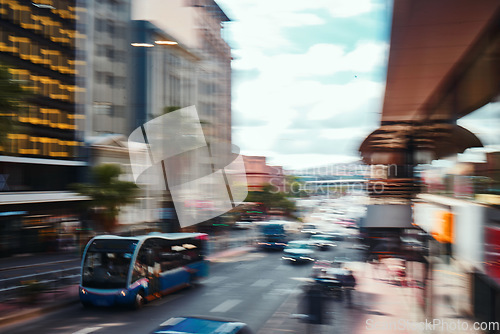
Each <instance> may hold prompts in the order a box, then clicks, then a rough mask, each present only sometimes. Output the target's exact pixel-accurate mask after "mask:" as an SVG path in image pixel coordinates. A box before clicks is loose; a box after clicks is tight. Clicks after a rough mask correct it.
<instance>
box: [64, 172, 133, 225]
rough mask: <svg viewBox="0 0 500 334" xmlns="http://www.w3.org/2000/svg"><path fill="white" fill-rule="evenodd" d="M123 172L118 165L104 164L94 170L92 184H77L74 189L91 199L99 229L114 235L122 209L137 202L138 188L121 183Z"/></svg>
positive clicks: (127, 183) (131, 183) (130, 184)
mask: <svg viewBox="0 0 500 334" xmlns="http://www.w3.org/2000/svg"><path fill="white" fill-rule="evenodd" d="M120 174H122V170H121V168H120V166H119V165H117V164H102V165H98V166H96V167H94V168H93V169H92V179H93V180H92V181H93V182H92V183H90V184H76V185H73V188H75V189H76V191H78V192H79V193H80V194H81V195H84V196H88V197H90V198H91V201H90V203H89V204H90V206H91V207H92V208H93V209H94V212H95V219H96V222H97V224H98V228H99V229H101V230H103V231H105V232H110V233H112V232H113V231H114V230H115V229H116V227H117V223H118V222H117V217H118V214H119V213H120V207H121V206H123V205H125V204H131V203H134V202H135V201H136V194H137V192H138V189H139V188H138V187H137V186H136V184H135V183H133V182H128V181H121V180H119V179H118V178H119V176H120Z"/></svg>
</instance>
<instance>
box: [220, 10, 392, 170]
mask: <svg viewBox="0 0 500 334" xmlns="http://www.w3.org/2000/svg"><path fill="white" fill-rule="evenodd" d="M217 2H218V3H220V4H221V6H222V8H223V9H224V8H226V7H227V8H230V11H229V12H228V14H229V15H230V16H231V13H233V14H234V15H233V16H231V18H232V19H234V20H235V21H234V22H232V23H231V24H230V25H228V29H230V30H231V33H232V37H233V38H232V39H233V40H234V42H235V44H236V47H237V49H235V50H233V55H234V58H235V60H234V61H233V69H235V70H240V71H248V72H246V73H252V75H251V79H246V81H241V82H239V83H238V84H237V86H235V87H237V90H233V106H232V109H233V113H234V114H235V116H234V118H235V119H241V120H244V122H249V123H248V124H249V126H245V123H242V122H238V123H237V126H234V127H233V141H234V142H235V144H237V145H238V146H240V148H241V149H242V153H243V154H246V155H265V156H267V157H268V160H269V161H273V162H272V163H275V164H281V165H284V166H287V167H288V168H299V167H298V166H299V165H304V166H303V167H309V166H315V165H318V164H320V165H321V164H325V163H332V162H340V161H342V160H345V159H350V160H356V159H358V158H359V157H358V155H357V152H356V150H357V145H358V144H359V142H360V141H361V140H362V139H363V135H365V136H366V135H367V134H369V132H370V131H371V128H370V129H369V130H368V129H367V128H366V126H367V125H371V122H372V121H373V119H375V118H374V117H373V115H374V114H373V112H377V111H378V110H379V109H380V103H379V101H380V100H381V98H382V95H383V89H384V85H383V84H382V83H380V82H374V81H370V80H368V79H366V78H368V77H369V76H370V74H371V73H373V71H374V70H379V69H380V67H381V66H383V65H384V63H385V60H386V55H387V50H388V43H385V42H384V43H382V42H375V41H370V40H364V41H358V43H357V44H356V45H354V46H352V45H351V46H350V47H351V48H348V47H347V46H346V45H342V44H337V43H335V41H332V43H319V44H315V45H312V46H311V47H309V49H307V50H306V51H305V52H302V53H291V51H289V50H296V49H293V48H290V46H293V45H295V44H296V43H300V41H296V40H291V38H292V37H287V38H285V36H289V35H285V34H284V29H286V28H289V27H299V26H312V25H323V24H326V23H328V22H327V20H331V19H332V18H339V17H342V18H346V17H355V16H357V15H360V14H363V13H367V12H369V11H372V10H373V9H374V8H375V5H374V3H375V0H315V1H304V0H272V1H269V0H218V1H217ZM289 38H290V39H289ZM285 50H286V51H285ZM338 74H342V78H343V79H342V80H343V83H342V84H340V83H336V84H335V83H334V82H335V81H334V80H333V79H334V78H335V76H336V75H338ZM356 76H357V78H356ZM349 78H350V79H349ZM235 80H237V79H235ZM367 113H372V114H370V117H367V115H368V114H367ZM335 117H338V118H339V119H341V120H342V121H341V122H339V123H338V124H336V121H332V120H333V119H335ZM360 117H363V118H364V119H367V120H369V121H366V122H364V121H362V120H360V119H359V118H360ZM322 122H324V124H321V123H322ZM306 123H307V124H306ZM327 123H328V125H327ZM301 124H304V125H307V126H305V127H303V128H302V127H301ZM339 124H341V126H348V127H350V128H349V130H344V129H339V128H338V125H339ZM250 125H251V126H250ZM322 125H323V126H331V127H333V128H334V130H333V131H332V130H331V129H330V130H328V131H326V130H321V129H322V127H321V126H322ZM301 160H304V161H301Z"/></svg>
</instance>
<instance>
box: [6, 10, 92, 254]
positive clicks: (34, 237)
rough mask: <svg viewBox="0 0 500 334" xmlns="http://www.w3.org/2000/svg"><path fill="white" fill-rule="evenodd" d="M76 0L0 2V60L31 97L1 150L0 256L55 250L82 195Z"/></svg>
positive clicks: (16, 116) (14, 118) (12, 116)
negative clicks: (78, 187)
mask: <svg viewBox="0 0 500 334" xmlns="http://www.w3.org/2000/svg"><path fill="white" fill-rule="evenodd" d="M80 13H81V12H80V10H79V7H78V5H77V1H76V0H64V1H63V0H40V1H36V2H32V1H25V0H2V1H0V61H1V62H2V63H3V64H4V65H5V66H6V67H7V68H8V71H9V72H10V74H11V77H12V79H13V80H14V81H15V82H17V83H19V84H20V85H21V86H22V87H24V88H25V89H26V91H27V92H29V94H28V97H27V98H26V100H25V103H24V105H23V106H22V107H21V110H20V112H18V113H7V114H4V115H2V117H7V118H10V119H11V120H12V121H13V123H14V126H13V127H12V131H10V133H7V134H6V140H5V142H4V143H3V145H2V147H0V179H1V180H2V182H0V186H1V187H0V212H1V215H0V220H1V221H0V254H2V255H6V254H9V252H18V251H20V250H23V251H27V252H30V251H44V250H49V249H55V247H56V245H55V243H56V238H57V234H58V231H61V229H65V228H66V227H67V228H70V226H73V227H74V226H75V224H74V223H73V222H75V221H77V220H78V216H77V214H76V213H77V212H78V211H77V207H78V202H80V201H81V200H82V197H79V196H76V195H75V194H73V193H71V192H68V191H67V190H68V185H69V184H70V183H72V182H76V181H78V176H79V175H80V172H81V170H82V167H83V166H85V165H86V163H85V162H84V161H83V159H82V158H83V151H82V147H83V145H82V142H83V137H82V127H81V123H80V122H79V121H82V120H83V118H84V116H83V114H82V113H81V112H80V111H81V110H80V108H79V106H81V104H80V101H79V100H78V99H79V94H80V93H82V92H83V88H82V87H81V86H79V82H78V80H77V77H78V74H79V73H78V68H77V67H78V65H81V64H79V60H78V58H77V57H78V56H79V55H78V54H77V47H76V45H77V44H78V43H79V41H80V40H81V39H82V37H84V36H83V35H82V34H81V33H80V32H79V31H78V29H77V21H78V16H79V15H80Z"/></svg>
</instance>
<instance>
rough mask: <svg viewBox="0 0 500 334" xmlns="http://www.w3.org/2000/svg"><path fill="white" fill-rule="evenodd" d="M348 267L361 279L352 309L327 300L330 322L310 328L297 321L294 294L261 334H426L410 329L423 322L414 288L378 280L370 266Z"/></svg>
mask: <svg viewBox="0 0 500 334" xmlns="http://www.w3.org/2000/svg"><path fill="white" fill-rule="evenodd" d="M348 266H349V267H350V268H351V269H352V270H353V271H354V275H355V277H356V279H357V286H356V290H355V291H354V293H353V306H352V307H348V306H347V304H346V303H345V302H344V301H337V300H333V299H331V298H328V297H327V300H326V301H325V308H326V312H325V313H326V318H327V323H326V324H323V325H308V324H305V323H303V322H301V321H299V320H297V319H294V318H293V315H294V314H297V313H299V299H300V295H299V294H295V295H293V294H292V295H291V296H290V297H289V298H288V299H287V300H286V302H285V303H283V304H282V305H281V307H280V308H279V309H278V310H277V311H276V312H275V314H274V315H273V317H272V318H271V319H269V320H268V321H267V322H266V324H265V325H264V326H263V328H262V329H261V330H260V331H259V332H258V334H278V333H281V334H282V333H285V332H286V333H289V334H304V333H314V334H321V333H325V334H326V333H328V334H333V333H352V334H361V333H373V334H396V333H398V334H416V333H422V332H419V331H418V330H417V331H414V330H409V329H408V328H410V327H411V324H415V323H416V322H418V321H421V320H419V319H420V316H421V315H420V314H419V312H418V310H417V309H416V308H414V306H413V305H412V303H411V293H412V291H411V288H408V287H400V286H397V285H394V284H392V283H390V282H389V281H388V280H384V279H377V278H376V277H377V276H374V272H372V268H371V267H370V265H369V264H366V263H362V262H351V263H349V264H348ZM407 324H410V325H407ZM308 326H309V328H308Z"/></svg>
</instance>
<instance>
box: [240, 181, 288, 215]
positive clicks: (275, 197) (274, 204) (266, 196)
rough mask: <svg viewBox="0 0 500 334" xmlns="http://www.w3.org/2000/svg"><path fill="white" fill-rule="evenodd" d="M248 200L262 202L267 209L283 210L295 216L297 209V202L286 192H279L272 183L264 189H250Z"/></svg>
mask: <svg viewBox="0 0 500 334" xmlns="http://www.w3.org/2000/svg"><path fill="white" fill-rule="evenodd" d="M246 202H259V203H262V204H263V205H264V206H265V208H266V210H267V211H269V210H276V209H278V210H283V211H284V212H285V215H287V216H293V213H294V212H295V210H296V207H295V203H294V202H292V201H290V200H289V199H288V198H287V196H286V194H285V193H283V192H277V191H276V187H274V186H273V185H270V184H266V185H265V186H263V187H262V191H250V192H249V193H248V196H247V198H246Z"/></svg>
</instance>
